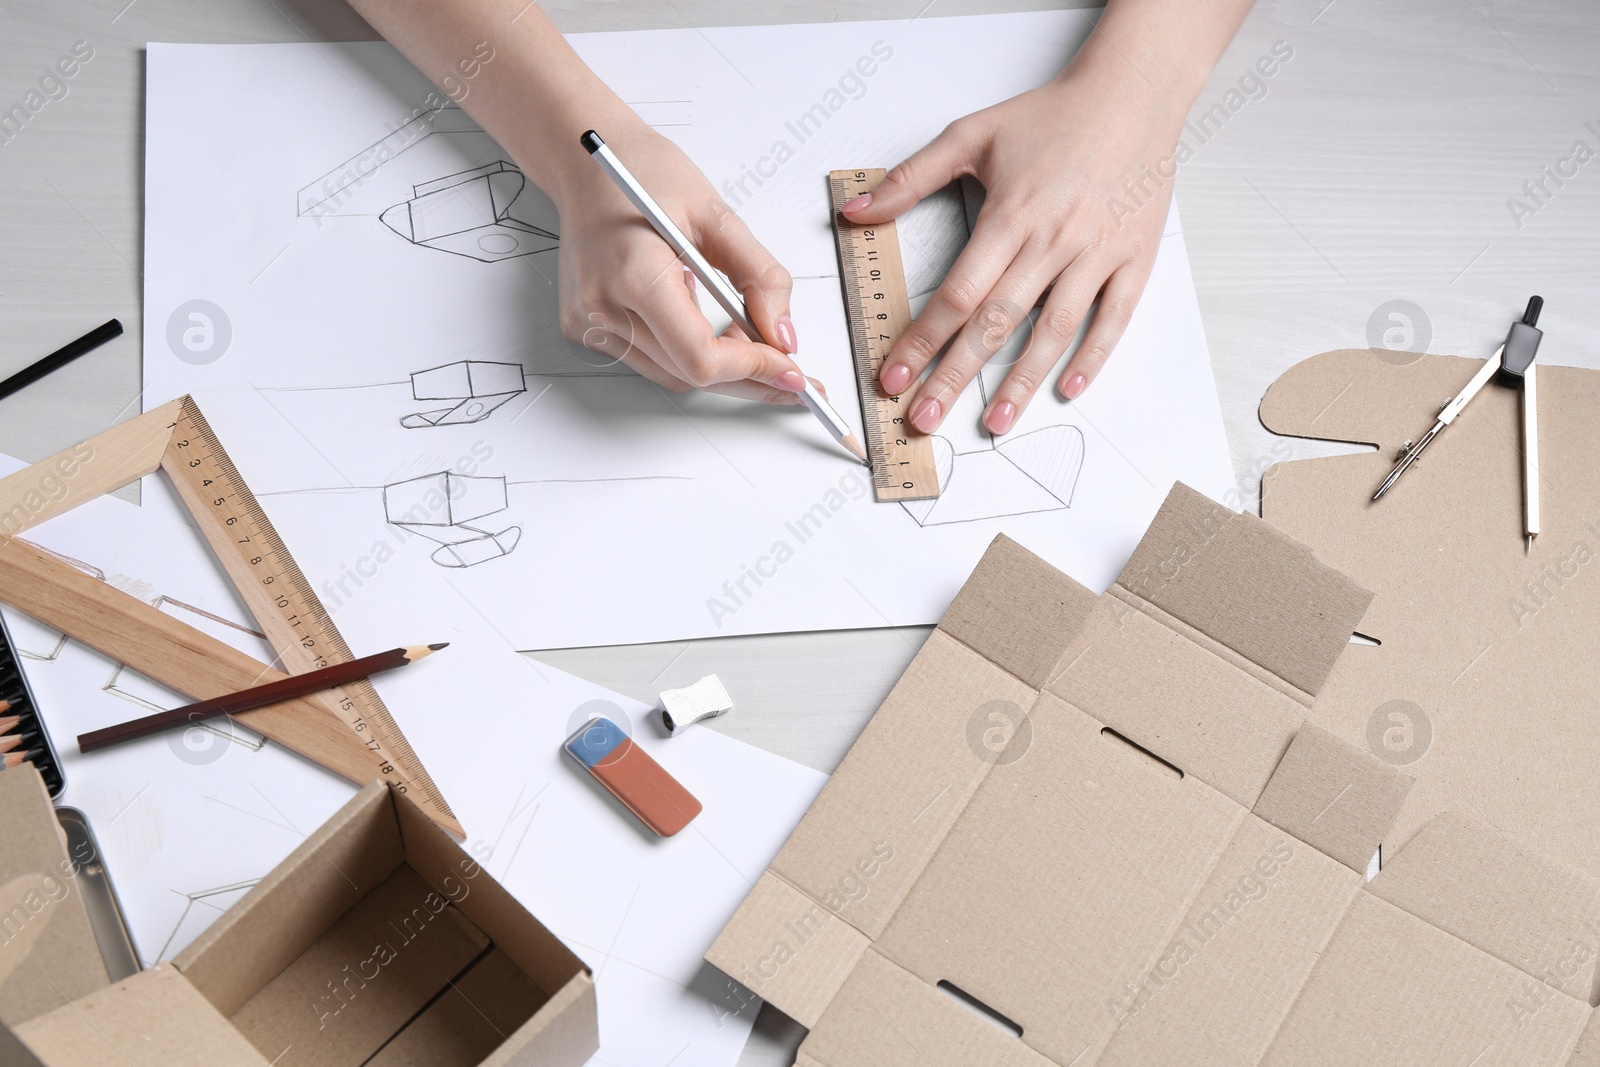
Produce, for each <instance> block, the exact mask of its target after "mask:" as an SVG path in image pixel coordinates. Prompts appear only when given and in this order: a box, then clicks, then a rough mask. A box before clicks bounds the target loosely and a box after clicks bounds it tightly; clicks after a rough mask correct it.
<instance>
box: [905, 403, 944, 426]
mask: <svg viewBox="0 0 1600 1067" xmlns="http://www.w3.org/2000/svg"><path fill="white" fill-rule="evenodd" d="M911 425H913V426H915V427H916V428H917V429H919V430H921V431H922V432H923V433H932V432H933V431H935V430H937V429H938V428H939V402H938V401H937V400H924V401H923V402H922V403H920V404H918V405H917V407H916V410H915V411H913V412H912V413H911Z"/></svg>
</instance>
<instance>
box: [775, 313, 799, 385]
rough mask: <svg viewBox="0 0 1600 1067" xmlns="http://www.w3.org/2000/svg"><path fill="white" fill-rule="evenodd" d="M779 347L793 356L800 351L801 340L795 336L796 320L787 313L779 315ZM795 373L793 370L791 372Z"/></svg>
mask: <svg viewBox="0 0 1600 1067" xmlns="http://www.w3.org/2000/svg"><path fill="white" fill-rule="evenodd" d="M777 333H778V347H779V348H781V349H783V350H784V351H785V352H787V353H789V354H790V355H791V356H792V355H794V354H795V353H796V352H798V351H800V342H799V340H798V339H797V338H796V337H795V332H794V320H793V319H791V318H789V316H787V315H779V316H778V324H777ZM790 373H791V374H792V373H793V372H792V371H791V372H790Z"/></svg>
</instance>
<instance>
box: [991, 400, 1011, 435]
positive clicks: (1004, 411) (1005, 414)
mask: <svg viewBox="0 0 1600 1067" xmlns="http://www.w3.org/2000/svg"><path fill="white" fill-rule="evenodd" d="M1016 421H1017V405H1015V404H1013V403H1012V402H1011V401H1009V400H1002V401H1000V403H998V404H996V405H995V406H994V410H992V411H990V412H989V415H988V417H987V418H985V419H984V420H983V424H984V425H985V426H987V427H989V432H990V433H1005V432H1006V431H1007V430H1009V429H1011V424H1012V423H1014V422H1016Z"/></svg>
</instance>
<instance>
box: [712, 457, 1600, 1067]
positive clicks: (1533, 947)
mask: <svg viewBox="0 0 1600 1067" xmlns="http://www.w3.org/2000/svg"><path fill="white" fill-rule="evenodd" d="M1369 599H1370V594H1369V593H1368V592H1367V591H1366V590H1365V589H1363V588H1361V587H1360V586H1359V585H1357V584H1356V583H1355V582H1353V581H1351V580H1350V579H1349V578H1347V577H1345V576H1344V575H1343V574H1341V573H1339V572H1337V571H1335V570H1333V569H1331V568H1330V567H1327V566H1325V565H1324V564H1322V563H1320V562H1318V561H1317V560H1316V559H1315V558H1314V557H1313V555H1312V554H1311V552H1310V551H1309V550H1307V549H1306V548H1305V547H1303V546H1302V545H1300V544H1298V543H1296V542H1295V541H1293V540H1291V539H1290V538H1288V537H1286V536H1285V535H1283V534H1282V533H1280V532H1279V531H1277V530H1275V529H1273V528H1272V527H1271V526H1269V525H1268V524H1266V523H1265V522H1263V521H1261V520H1260V519H1256V518H1254V517H1252V516H1241V515H1236V514H1234V513H1233V512H1230V511H1228V510H1227V509H1225V508H1222V507H1221V506H1220V505H1217V504H1214V503H1212V502H1211V501H1209V500H1207V499H1205V498H1204V497H1202V496H1200V495H1199V494H1197V493H1195V492H1193V491H1192V490H1189V489H1187V488H1186V487H1183V486H1177V487H1175V488H1174V489H1173V491H1172V494H1171V495H1170V496H1169V497H1168V500H1167V502H1166V504H1165V505H1164V506H1163V507H1162V509H1161V511H1160V513H1159V514H1158V515H1157V517H1156V519H1155V522H1154V524H1153V525H1152V526H1151V528H1150V531H1149V533H1148V534H1147V535H1146V537H1145V539H1144V540H1143V542H1142V543H1141V544H1140V546H1139V548H1138V549H1137V550H1136V552H1135V553H1134V556H1133V558H1132V560H1131V561H1130V562H1129V564H1128V567H1127V569H1126V570H1125V571H1124V572H1123V574H1122V576H1121V578H1120V579H1119V580H1118V582H1117V583H1116V584H1115V585H1114V586H1113V587H1112V588H1111V589H1110V590H1109V591H1108V592H1107V593H1105V594H1104V595H1103V596H1100V597H1098V598H1097V597H1095V596H1092V595H1091V594H1089V593H1088V591H1087V590H1085V589H1083V588H1082V587H1081V586H1078V585H1077V584H1076V583H1075V582H1073V581H1072V580H1071V579H1069V578H1067V577H1066V576H1065V575H1062V574H1061V573H1059V572H1058V571H1055V570H1054V569H1053V568H1051V567H1049V566H1048V565H1046V564H1045V563H1043V562H1042V561H1041V560H1039V559H1038V558H1037V557H1035V556H1033V555H1031V554H1030V553H1028V552H1027V551H1025V550H1024V549H1022V548H1021V547H1020V546H1018V545H1017V544H1015V543H1014V542H1011V541H1009V540H1007V539H1006V538H1004V537H1001V538H997V539H996V540H995V542H994V544H993V545H992V546H991V547H990V549H989V551H988V553H987V554H986V555H985V556H984V558H983V560H982V562H981V563H980V564H979V566H978V568H977V570H976V572H975V573H974V574H973V576H972V578H971V579H970V580H969V581H968V582H967V584H966V586H965V587H964V588H963V589H962V591H961V593H960V595H959V596H958V597H957V598H956V600H955V602H954V603H953V604H952V606H951V608H950V610H949V612H948V613H947V614H946V615H945V617H944V619H943V621H942V622H941V623H940V625H939V627H938V628H937V629H936V630H935V631H934V633H933V634H932V635H931V636H930V637H929V639H928V641H927V643H926V644H925V645H924V646H923V648H922V650H921V651H920V652H919V653H918V655H917V657H916V659H915V660H914V661H913V662H912V664H911V666H910V668H909V669H908V670H907V672H906V674H905V676H904V677H903V678H902V679H901V680H900V682H899V684H898V685H897V686H896V687H895V689H894V691H893V692H892V693H891V694H890V695H889V697H888V699H887V700H886V701H885V703H884V705H883V706H882V707H881V708H880V709H879V711H878V713H877V715H876V716H875V717H874V718H873V720H872V722H871V723H870V724H869V725H868V726H867V728H866V730H865V731H864V732H863V733H862V735H861V737H860V739H859V740H858V741H857V742H856V744H855V746H854V747H853V748H852V749H851V751H850V753H849V754H848V755H847V756H846V758H845V760H844V763H843V764H842V765H841V766H840V768H839V770H838V771H837V772H836V773H835V775H834V776H833V778H832V780H831V781H830V782H829V784H828V785H827V787H826V788H825V789H824V790H823V793H822V795H821V797H820V798H819V799H818V801H817V803H816V804H815V806H813V808H812V809H811V811H810V812H809V813H808V814H807V815H806V817H805V819H804V820H803V821H802V822H801V824H800V826H799V827H798V828H797V829H796V831H795V833H794V835H793V836H792V837H791V838H790V840H789V842H788V843H787V844H786V845H785V846H784V848H783V850H782V851H781V852H780V853H779V855H778V857H777V859H776V860H775V861H774V862H773V864H772V866H771V868H770V869H769V870H768V871H767V872H766V873H765V874H763V875H762V876H761V879H760V880H759V882H758V883H757V884H756V886H755V888H754V890H753V891H752V892H751V894H750V896H749V897H748V898H747V899H746V901H745V902H744V904H743V905H742V906H741V907H740V909H739V911H738V913H737V914H736V915H735V916H734V918H733V920H732V921H731V922H730V924H729V925H728V927H727V928H726V929H725V930H724V931H723V933H722V935H721V936H720V937H719V938H718V940H717V942H716V943H715V944H714V945H713V946H712V949H711V951H710V952H709V953H708V957H707V958H708V959H709V960H710V961H711V962H712V963H714V964H716V965H717V966H719V967H721V968H722V969H723V970H725V971H727V972H728V973H729V974H730V975H732V976H733V977H735V978H737V979H739V980H740V981H742V982H744V983H745V984H746V985H748V986H749V987H750V988H751V989H753V990H754V991H755V992H757V993H758V994H760V995H761V996H763V997H765V998H766V999H767V1000H769V1001H770V1002H771V1003H773V1004H774V1005H775V1006H777V1007H778V1008H780V1009H781V1010H783V1011H785V1012H787V1013H788V1014H790V1015H792V1016H793V1017H794V1018H796V1019H798V1020H799V1021H800V1022H802V1023H804V1024H805V1025H806V1026H808V1027H810V1028H811V1033H810V1034H809V1036H808V1037H807V1039H806V1041H805V1043H804V1044H803V1045H802V1046H801V1049H800V1054H799V1059H798V1061H797V1062H798V1063H800V1064H803V1065H805V1067H901V1065H904V1067H945V1065H948V1067H957V1065H960V1067H970V1065H974V1064H981V1065H986V1067H1001V1065H1004V1067H1049V1065H1051V1064H1054V1065H1056V1067H1069V1065H1070V1067H1089V1065H1101V1067H1109V1065H1130V1067H1132V1065H1139V1067H1146V1065H1151V1064H1161V1065H1164V1067H1165V1065H1186V1064H1190V1065H1195V1067H1200V1065H1205V1067H1214V1065H1241V1064H1242V1065H1255V1064H1263V1065H1273V1067H1279V1065H1291V1064H1292V1065H1304V1067H1330V1065H1333V1067H1344V1065H1357V1064H1359V1065H1363V1067H1367V1065H1375V1064H1377V1065H1381V1064H1393V1065H1395V1067H1402V1065H1404V1067H1418V1065H1422V1067H1431V1065H1438V1067H1444V1065H1447V1064H1448V1065H1455V1067H1461V1065H1466V1064H1472V1065H1473V1067H1489V1065H1492V1064H1493V1065H1507V1064H1518V1065H1529V1064H1535V1065H1551V1067H1555V1065H1564V1064H1585V1065H1591V1067H1592V1065H1596V1064H1600V1049H1597V1048H1595V1047H1594V1043H1595V1039H1594V1037H1592V1036H1591V1037H1589V1038H1588V1039H1587V1040H1586V1043H1585V1044H1584V1045H1583V1046H1581V1047H1580V1045H1579V1042H1580V1040H1585V1031H1586V1027H1587V1028H1589V1029H1591V1030H1600V1024H1596V1025H1595V1026H1593V1027H1591V1025H1590V1019H1591V1011H1590V1007H1589V1003H1590V998H1591V995H1592V993H1593V991H1594V985H1595V975H1596V967H1595V959H1596V955H1597V944H1600V943H1597V940H1596V938H1597V934H1600V886H1597V885H1596V884H1595V883H1594V882H1593V881H1592V880H1590V879H1589V878H1587V877H1586V876H1584V875H1582V874H1581V873H1579V872H1576V871H1573V870H1571V869H1569V868H1566V867H1563V866H1561V865H1559V864H1557V863H1555V862H1553V861H1550V860H1548V859H1545V858H1543V857H1542V856H1540V855H1538V854H1536V853H1534V852H1533V851H1530V850H1524V849H1521V848H1518V847H1517V846H1516V845H1515V844H1513V843H1512V842H1510V841H1508V840H1507V839H1505V838H1503V837H1501V836H1499V835H1497V834H1496V833H1494V832H1493V831H1492V830H1491V829H1489V828H1487V827H1484V826H1482V825H1480V824H1479V823H1477V822H1475V821H1473V820H1471V819H1469V818H1466V817H1462V816H1458V815H1455V814H1444V815H1441V816H1439V817H1437V818H1435V819H1433V820H1432V821H1430V822H1429V823H1427V824H1426V825H1425V826H1424V827H1423V828H1422V829H1421V830H1420V832H1419V833H1418V834H1417V835H1416V837H1415V839H1414V840H1412V841H1411V842H1410V844H1409V846H1408V847H1407V848H1405V849H1404V850H1402V851H1400V852H1399V853H1397V854H1396V855H1394V856H1393V857H1391V858H1390V859H1389V861H1388V862H1387V864H1386V866H1385V867H1384V870H1383V871H1382V873H1380V874H1379V875H1378V876H1377V877H1376V878H1375V879H1374V880H1373V881H1371V882H1370V883H1368V882H1366V881H1365V879H1364V876H1363V872H1364V871H1365V870H1366V868H1367V865H1368V860H1369V858H1370V857H1371V856H1372V854H1373V852H1374V850H1375V849H1376V848H1377V846H1378V844H1379V842H1380V841H1383V840H1385V837H1386V834H1387V833H1388V832H1389V830H1390V827H1391V825H1392V824H1393V822H1394V819H1395V817H1396V815H1397V814H1398V813H1399V812H1401V811H1402V810H1403V808H1404V806H1405V804H1406V798H1407V795H1408V792H1409V790H1410V788H1411V779H1410V778H1409V776H1407V775H1406V774H1405V773H1404V772H1403V771H1402V770H1400V769H1398V768H1396V767H1394V766H1391V765H1389V764H1387V763H1384V762H1382V761H1380V760H1378V759H1376V758H1375V757H1374V756H1373V755H1372V754H1371V753H1370V752H1368V751H1366V749H1365V748H1364V747H1361V748H1358V747H1356V746H1352V745H1350V744H1348V743H1347V742H1345V741H1343V740H1340V739H1339V738H1338V737H1335V736H1334V735H1333V734H1331V733H1329V732H1328V731H1326V730H1323V729H1321V728H1319V727H1317V726H1316V725H1314V724H1312V723H1310V722H1308V721H1307V715H1308V709H1309V707H1310V705H1311V702H1312V699H1313V698H1314V697H1315V695H1316V694H1317V693H1318V692H1319V691H1320V690H1321V689H1322V688H1323V686H1324V684H1325V683H1326V681H1327V678H1328V675H1329V672H1330V671H1332V670H1333V669H1334V668H1335V664H1336V662H1337V661H1338V660H1339V657H1340V654H1341V653H1342V652H1343V651H1344V649H1345V647H1346V645H1347V644H1348V642H1349V639H1350V634H1351V633H1352V632H1353V631H1354V630H1356V629H1357V627H1358V625H1359V624H1360V622H1361V619H1362V616H1363V613H1364V612H1365V610H1366V608H1367V604H1368V601H1369Z"/></svg>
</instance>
